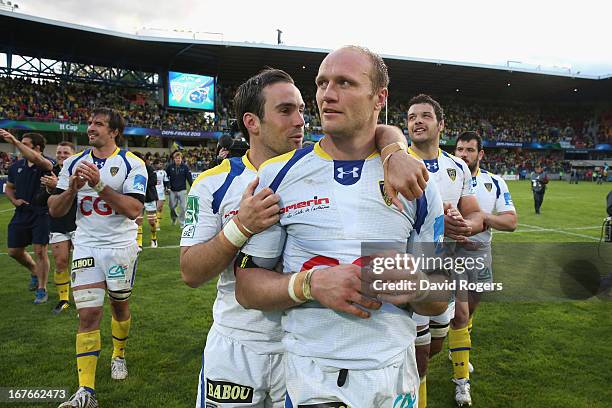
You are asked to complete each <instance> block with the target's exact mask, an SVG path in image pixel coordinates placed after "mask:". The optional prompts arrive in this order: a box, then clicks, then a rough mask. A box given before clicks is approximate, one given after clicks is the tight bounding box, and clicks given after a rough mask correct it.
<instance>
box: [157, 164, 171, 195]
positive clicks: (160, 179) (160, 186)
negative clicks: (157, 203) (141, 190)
mask: <svg viewBox="0 0 612 408" xmlns="http://www.w3.org/2000/svg"><path fill="white" fill-rule="evenodd" d="M155 175H156V176H157V184H155V189H156V190H157V197H158V198H159V199H160V200H163V199H164V197H165V195H166V190H165V188H164V182H168V181H170V179H168V174H167V173H166V170H164V169H161V170H155Z"/></svg>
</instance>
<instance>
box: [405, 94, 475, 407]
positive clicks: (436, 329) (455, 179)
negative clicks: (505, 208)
mask: <svg viewBox="0 0 612 408" xmlns="http://www.w3.org/2000/svg"><path fill="white" fill-rule="evenodd" d="M443 129H444V111H443V109H442V107H441V106H440V104H439V103H438V102H437V101H436V100H434V99H433V98H431V97H430V96H428V95H423V94H421V95H418V96H415V97H414V98H412V99H411V100H410V102H409V108H408V135H409V136H410V139H411V142H412V145H411V147H410V152H411V154H413V155H414V156H416V157H418V158H420V159H422V160H423V162H424V163H425V166H427V169H428V170H429V173H430V176H431V177H433V178H434V179H435V180H436V182H437V183H436V185H437V187H438V188H439V190H440V195H441V196H442V201H443V202H444V208H445V216H444V234H445V237H446V238H445V242H449V241H457V242H464V241H466V240H467V237H468V236H471V235H473V234H475V233H478V232H480V231H482V229H483V225H482V224H483V214H482V213H481V211H480V208H479V206H478V201H477V200H476V196H475V195H474V189H473V188H472V179H471V174H470V172H469V169H468V168H467V166H466V164H465V163H464V162H463V161H462V160H461V159H459V158H457V157H455V156H452V155H451V154H448V153H446V152H444V151H443V150H441V149H440V133H441V132H442V130H443ZM447 249H448V244H447ZM413 318H414V319H415V321H416V323H417V326H418V327H417V331H418V337H417V341H416V355H417V361H418V365H419V375H420V377H421V387H420V391H419V393H420V400H419V407H421V408H422V407H426V406H427V366H428V362H429V359H430V358H431V357H432V356H433V355H435V354H436V353H438V352H440V350H441V349H442V342H443V340H444V338H445V337H446V335H447V333H448V344H449V349H450V350H451V356H452V359H453V381H454V382H455V385H456V386H455V400H456V402H457V404H459V405H463V404H467V405H471V403H472V401H471V394H470V382H469V350H470V335H469V333H468V329H467V324H468V303H467V299H462V297H461V296H457V298H456V299H455V302H454V311H453V304H450V305H449V307H448V308H447V310H446V311H445V312H444V313H443V314H441V315H438V316H432V317H429V316H421V315H419V314H415V315H414V316H413ZM451 320H452V324H451V327H450V330H449V323H451Z"/></svg>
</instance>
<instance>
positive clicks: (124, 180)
mask: <svg viewBox="0 0 612 408" xmlns="http://www.w3.org/2000/svg"><path fill="white" fill-rule="evenodd" d="M82 161H87V162H90V163H94V164H96V166H97V167H98V169H99V171H100V179H101V180H102V182H103V183H104V184H106V185H107V186H109V187H110V188H112V189H113V190H115V191H116V192H118V193H120V194H131V193H135V194H142V195H143V196H144V195H145V191H146V189H147V169H146V168H145V164H144V162H143V161H142V160H140V159H139V158H138V157H136V155H134V154H133V153H131V152H129V151H127V150H124V149H119V148H117V149H116V150H115V152H114V153H113V154H112V155H110V156H109V157H107V158H106V159H100V158H96V157H94V156H92V149H86V150H84V151H83V152H81V153H77V154H75V155H74V156H71V157H69V158H67V159H66V161H64V166H63V167H62V171H61V172H60V175H59V180H58V182H57V188H60V189H62V190H67V189H68V185H69V177H70V176H72V175H73V173H74V171H75V170H76V168H77V166H78V164H79V162H82ZM76 225H77V229H76V233H75V236H74V243H75V246H86V247H96V248H125V247H129V246H131V245H134V243H135V242H136V232H137V230H138V226H137V225H136V223H135V222H134V220H130V219H129V218H128V217H126V216H125V215H120V214H117V213H116V212H115V211H114V210H113V209H112V208H111V207H110V206H108V205H107V204H106V203H105V202H104V200H102V199H101V198H100V197H99V196H98V193H97V192H95V191H94V190H93V189H92V188H91V187H89V184H87V183H86V184H85V186H83V187H82V188H81V189H80V190H79V192H78V194H77V212H76Z"/></svg>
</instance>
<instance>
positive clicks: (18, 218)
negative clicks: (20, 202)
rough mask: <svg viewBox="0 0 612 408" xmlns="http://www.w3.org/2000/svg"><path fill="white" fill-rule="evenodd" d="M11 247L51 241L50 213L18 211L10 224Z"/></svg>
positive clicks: (9, 238) (42, 243) (9, 241)
mask: <svg viewBox="0 0 612 408" xmlns="http://www.w3.org/2000/svg"><path fill="white" fill-rule="evenodd" d="M7 241H8V242H7V244H8V245H7V246H8V247H9V248H25V247H27V246H28V245H30V244H41V245H45V244H48V243H49V214H47V213H39V214H36V213H30V212H22V211H16V212H15V215H14V216H13V219H12V220H11V222H10V223H9V225H8V240H7Z"/></svg>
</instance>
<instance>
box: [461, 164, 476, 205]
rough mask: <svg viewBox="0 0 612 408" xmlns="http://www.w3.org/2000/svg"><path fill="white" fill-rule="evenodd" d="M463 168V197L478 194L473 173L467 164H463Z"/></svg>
mask: <svg viewBox="0 0 612 408" xmlns="http://www.w3.org/2000/svg"><path fill="white" fill-rule="evenodd" d="M461 168H462V169H463V187H462V188H461V197H465V196H472V195H476V187H475V186H474V185H472V174H471V173H470V171H469V169H468V168H467V166H465V165H461Z"/></svg>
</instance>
